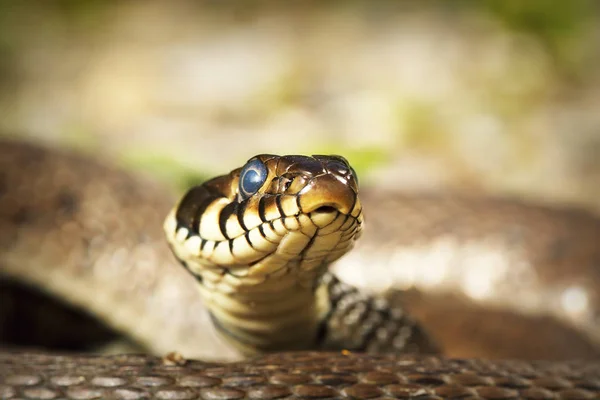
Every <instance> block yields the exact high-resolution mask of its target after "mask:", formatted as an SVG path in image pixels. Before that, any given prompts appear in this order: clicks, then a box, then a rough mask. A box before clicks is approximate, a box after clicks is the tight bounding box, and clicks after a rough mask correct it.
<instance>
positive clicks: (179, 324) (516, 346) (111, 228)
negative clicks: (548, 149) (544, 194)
mask: <svg viewBox="0 0 600 400" xmlns="http://www.w3.org/2000/svg"><path fill="white" fill-rule="evenodd" d="M599 239H600V219H599V218H598V217H597V216H595V215H594V214H593V213H591V212H588V211H584V210H579V209H575V208H568V207H555V206H551V205H538V204H530V203H525V202H522V201H520V200H512V199H497V198H478V197H468V196H461V195H450V196H447V195H443V194H406V193H400V192H395V191H385V190H378V189H377V188H368V187H366V188H363V187H361V188H360V190H359V181H358V177H357V175H356V172H355V170H354V169H353V168H352V167H351V165H350V164H349V163H348V161H347V160H346V159H345V158H343V157H341V156H333V155H314V156H299V155H289V156H276V155H270V154H261V155H258V156H255V157H252V158H251V159H250V160H248V161H247V162H246V163H245V164H244V165H242V166H241V167H239V168H236V169H234V170H232V171H231V172H229V173H227V174H225V175H221V176H218V177H216V178H213V179H210V180H208V181H206V182H203V183H200V184H198V185H196V186H193V187H192V188H191V189H189V190H188V191H187V192H186V193H185V194H184V195H183V196H179V200H178V197H177V196H176V195H174V194H173V191H172V190H169V189H167V188H166V187H165V186H164V185H163V184H160V183H157V182H156V180H155V179H152V177H149V176H148V175H144V174H135V173H131V172H126V171H124V170H123V169H121V168H119V167H115V166H113V165H110V164H106V163H104V162H101V161H97V160H95V159H93V158H91V157H85V156H83V155H80V154H76V153H74V152H69V151H65V150H56V149H50V148H48V147H45V146H41V145H38V144H33V143H27V142H24V141H20V140H9V139H2V140H0V273H1V276H2V282H3V285H4V284H6V285H10V284H16V285H17V286H18V285H23V286H24V287H26V288H28V290H31V291H32V292H33V293H40V294H41V295H43V296H51V297H55V298H58V299H60V300H61V301H62V302H64V303H66V304H70V305H71V306H73V307H75V308H77V309H81V310H84V312H85V313H86V314H89V315H90V316H92V317H93V319H94V320H97V321H101V322H102V323H103V324H106V325H108V326H109V327H110V328H111V329H112V330H114V331H115V332H119V333H121V334H124V335H126V336H128V337H130V338H132V339H133V341H135V342H136V343H137V344H139V345H140V346H141V347H143V348H144V349H145V351H147V353H148V354H117V355H101V354H88V353H81V352H78V351H75V352H73V351H66V350H56V349H44V348H38V347H32V348H19V347H13V346H10V344H9V345H4V347H3V349H2V350H0V397H1V398H78V399H80V398H86V399H87V398H130V399H133V398H180V399H187V398H206V399H240V398H253V399H257V398H268V399H275V398H315V399H317V398H358V399H363V398H365V399H366V398H382V399H383V398H420V399H425V398H427V399H434V398H436V399H437V398H490V399H492V398H493V399H505V398H506V399H508V398H535V399H557V398H569V399H571V398H600V361H599V360H600V328H599V326H600V323H599V311H598V310H599V309H600V307H599V306H600V294H599V293H600V290H599V288H598V284H599V282H600V248H599V247H598V244H599V243H600V240H599ZM350 250H352V251H350ZM346 253H348V254H346ZM432 271H433V273H432ZM356 273H358V275H356ZM352 274H355V275H354V276H355V277H356V276H358V277H359V279H363V278H364V279H363V280H366V281H369V279H374V278H376V277H383V279H382V280H380V281H379V282H380V283H381V282H383V283H384V284H385V285H384V286H385V288H384V289H385V290H384V289H382V286H381V285H380V286H377V285H375V286H377V287H375V286H372V287H368V285H367V287H357V286H359V285H356V284H352V283H350V282H351V281H352V276H353V275H352ZM344 277H345V278H346V279H343V278H344ZM3 287H7V286H3ZM25 303H27V304H29V300H25V301H23V302H22V303H21V302H19V301H16V302H14V303H13V306H14V307H13V310H12V311H15V310H16V312H17V314H18V315H17V316H18V317H19V318H21V313H22V312H23V309H24V307H20V306H22V305H23V304H25ZM4 308H6V309H8V311H5V312H4V315H2V316H1V317H2V318H3V319H2V320H0V326H2V330H3V331H7V330H9V329H10V328H11V327H10V324H8V323H6V322H7V321H10V318H8V317H7V314H8V315H10V312H11V308H10V307H6V306H5V307H4ZM41 314H46V312H45V311H42V312H41ZM46 317H47V318H49V319H50V320H51V321H52V319H53V318H54V317H53V316H51V315H50V316H46ZM54 324H55V325H57V324H58V325H61V323H60V321H58V323H57V321H56V320H55V321H54ZM77 329H80V328H76V327H70V326H68V325H66V324H65V326H64V330H66V331H67V333H70V334H71V336H70V337H77V336H81V337H82V338H83V339H82V340H83V341H85V340H87V339H86V337H87V336H86V335H85V332H84V331H83V330H77ZM74 330H75V331H74ZM45 332H47V331H46V330H43V329H42V333H41V336H44V333H45ZM21 333H22V332H21ZM33 333H36V332H33ZM37 333H38V334H39V332H37ZM536 359H537V360H536Z"/></svg>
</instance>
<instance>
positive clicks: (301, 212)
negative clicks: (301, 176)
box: [296, 182, 310, 214]
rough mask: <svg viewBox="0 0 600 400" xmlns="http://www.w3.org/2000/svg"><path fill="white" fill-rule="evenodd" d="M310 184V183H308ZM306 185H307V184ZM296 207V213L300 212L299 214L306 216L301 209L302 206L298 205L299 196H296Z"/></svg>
mask: <svg viewBox="0 0 600 400" xmlns="http://www.w3.org/2000/svg"><path fill="white" fill-rule="evenodd" d="M309 183H310V182H309ZM309 183H307V185H308V184H309ZM296 206H297V207H298V211H299V212H300V214H306V213H305V212H304V210H303V209H302V206H301V205H300V196H296Z"/></svg>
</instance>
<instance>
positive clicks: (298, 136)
mask: <svg viewBox="0 0 600 400" xmlns="http://www.w3.org/2000/svg"><path fill="white" fill-rule="evenodd" d="M599 7H600V6H599V5H598V3H596V2H594V1H592V0H590V1H586V0H577V1H558V0H557V1H545V0H539V1H537V0H529V1H520V0H505V1H493V0H489V1H487V0H473V1H467V0H464V1H454V2H446V1H424V0H420V1H410V2H409V1H389V2H387V1H372V0H371V1H330V2H320V1H319V2H318V1H306V2H285V3H284V2H274V1H273V2H269V1H263V2H243V3H242V2H232V1H206V2H199V1H169V2H166V1H163V2H160V1H148V0H146V1H118V2H116V1H112V2H111V1H104V0H94V1H78V0H61V1H42V0H39V1H18V2H15V1H4V0H1V1H0V115H1V118H0V131H2V134H3V135H11V136H19V137H24V138H25V137H27V138H32V139H33V140H37V141H41V142H45V143H52V144H55V145H60V146H63V147H70V148H76V149H77V150H79V151H82V152H89V153H90V154H94V155H95V156H100V157H105V158H108V159H113V160H115V162H117V163H119V164H121V165H125V166H127V167H131V168H134V169H138V170H141V171H145V172H147V173H149V174H153V175H156V176H158V177H160V178H162V179H165V180H167V181H168V182H172V183H173V184H175V185H182V184H185V183H186V182H187V181H189V179H195V177H197V176H212V175H214V174H219V173H222V172H225V171H228V170H229V169H231V168H233V167H236V166H239V165H241V164H243V163H244V161H245V160H246V159H248V158H249V157H251V156H252V155H254V154H256V153H268V152H272V153H308V154H311V153H338V154H342V155H344V156H346V157H347V158H348V159H350V161H351V162H353V163H354V165H355V166H356V169H357V170H358V171H359V173H360V174H361V179H362V180H363V182H368V183H371V184H376V185H387V186H390V187H402V188H407V189H419V190H437V189H442V190H459V191H468V192H472V193H478V192H492V193H502V194H507V195H514V196H520V197H529V198H533V199H536V200H544V201H551V202H552V201H556V202H560V203H565V202H566V203H571V204H577V205H581V206H585V207H587V208H591V209H596V210H600V112H599V111H600V69H599V68H598V65H599V61H600V23H599V22H600V13H599V11H600V10H599Z"/></svg>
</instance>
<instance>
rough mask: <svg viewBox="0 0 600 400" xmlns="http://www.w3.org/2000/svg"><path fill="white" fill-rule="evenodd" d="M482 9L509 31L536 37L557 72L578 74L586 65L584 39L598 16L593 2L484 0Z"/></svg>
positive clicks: (596, 5) (597, 7)
mask: <svg viewBox="0 0 600 400" xmlns="http://www.w3.org/2000/svg"><path fill="white" fill-rule="evenodd" d="M479 4H480V5H481V7H482V8H483V9H484V10H485V11H487V12H489V13H490V14H491V15H493V16H494V17H495V18H496V19H497V20H499V21H501V22H502V23H504V24H505V25H506V27H507V28H508V29H510V30H512V31H516V32H522V33H526V34H530V35H533V36H535V37H536V38H537V39H538V40H539V41H540V42H541V43H542V44H543V45H544V46H545V47H546V50H547V51H548V53H549V54H550V55H551V56H552V57H553V58H554V61H555V64H556V67H557V69H558V70H559V72H562V73H566V74H568V75H574V77H575V76H576V75H578V74H579V73H580V72H581V68H582V67H584V66H585V62H586V61H587V60H586V53H587V51H586V47H585V41H586V39H585V36H586V33H587V32H588V30H589V29H590V28H591V27H592V26H593V24H594V22H595V20H596V19H597V16H598V9H599V6H598V4H599V3H598V2H596V1H593V0H572V1H564V0H502V1H499V0H483V1H481V2H479Z"/></svg>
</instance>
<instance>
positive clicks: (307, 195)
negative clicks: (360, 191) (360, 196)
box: [299, 175, 357, 214]
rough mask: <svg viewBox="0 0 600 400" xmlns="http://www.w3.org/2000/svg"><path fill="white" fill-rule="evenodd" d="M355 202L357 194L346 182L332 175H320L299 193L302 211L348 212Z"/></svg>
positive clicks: (352, 208) (351, 209)
mask: <svg viewBox="0 0 600 400" xmlns="http://www.w3.org/2000/svg"><path fill="white" fill-rule="evenodd" d="M356 203H357V194H356V192H355V191H354V188H353V187H352V186H351V185H349V184H348V183H347V182H344V181H341V180H340V179H339V178H338V177H335V176H333V175H321V176H319V177H317V178H315V179H313V180H312V182H310V183H309V184H308V185H306V186H305V187H304V189H303V190H302V191H301V192H300V193H299V204H300V207H301V209H302V211H303V212H304V213H311V212H315V211H316V212H331V211H337V212H340V213H342V214H350V213H351V212H352V211H353V210H354V208H355V206H356Z"/></svg>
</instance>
